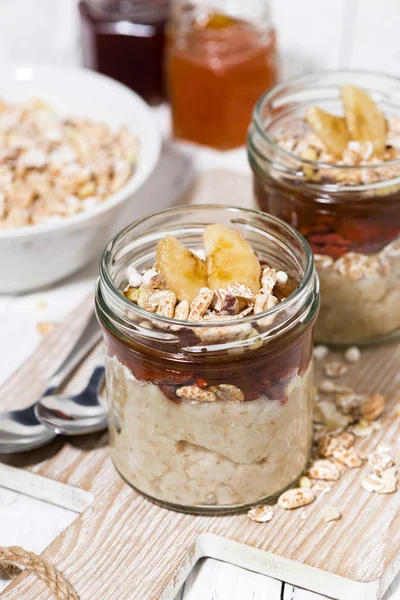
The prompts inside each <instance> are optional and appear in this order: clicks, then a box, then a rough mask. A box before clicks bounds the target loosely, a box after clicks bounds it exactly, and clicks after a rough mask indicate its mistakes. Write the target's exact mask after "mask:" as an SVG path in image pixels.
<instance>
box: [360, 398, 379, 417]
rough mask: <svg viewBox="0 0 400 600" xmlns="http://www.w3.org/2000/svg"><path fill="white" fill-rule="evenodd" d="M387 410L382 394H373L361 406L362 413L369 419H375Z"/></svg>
mask: <svg viewBox="0 0 400 600" xmlns="http://www.w3.org/2000/svg"><path fill="white" fill-rule="evenodd" d="M384 410H385V398H384V397H383V396H382V394H373V395H372V396H370V397H369V398H367V400H366V401H365V402H364V403H363V405H362V406H361V409H360V411H361V415H362V416H363V417H364V419H366V420H367V421H375V419H377V418H378V417H380V416H381V414H382V413H383V411H384Z"/></svg>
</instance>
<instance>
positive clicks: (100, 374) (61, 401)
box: [35, 367, 107, 435]
mask: <svg viewBox="0 0 400 600" xmlns="http://www.w3.org/2000/svg"><path fill="white" fill-rule="evenodd" d="M103 382H104V367H96V368H95V370H94V371H93V374H92V376H91V378H90V380H89V383H88V385H87V386H86V388H85V389H84V390H83V391H82V392H81V393H80V394H76V395H75V396H64V395H62V394H53V395H51V396H43V398H40V400H39V401H38V402H37V404H36V406H35V413H36V416H37V417H38V419H39V420H40V421H41V422H42V423H43V425H45V426H46V427H48V428H49V429H50V430H51V431H53V432H54V433H60V434H63V435H81V434H84V433H92V432H93V431H101V430H102V429H105V428H106V427H107V407H106V405H105V402H103V400H102V399H101V397H100V395H99V392H100V391H101V388H102V386H103Z"/></svg>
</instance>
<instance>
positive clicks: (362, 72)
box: [247, 69, 400, 191]
mask: <svg viewBox="0 0 400 600" xmlns="http://www.w3.org/2000/svg"><path fill="white" fill-rule="evenodd" d="M341 75H354V78H357V77H360V76H361V77H363V76H371V77H376V78H378V79H380V80H386V81H387V82H390V83H392V84H395V85H397V86H398V87H399V92H400V79H399V78H398V77H396V76H394V75H390V74H389V73H384V72H378V71H371V70H368V69H337V70H331V71H317V72H315V73H310V74H308V75H301V76H299V77H295V78H293V79H290V80H288V81H284V82H282V83H279V84H278V85H276V86H274V87H273V88H271V89H270V90H267V91H266V92H265V93H264V94H263V95H262V96H261V97H260V98H259V100H258V101H257V103H256V105H255V107H254V109H253V114H252V123H251V125H250V127H249V131H248V139H247V145H248V148H249V149H252V150H253V151H254V150H256V149H255V146H254V143H253V141H252V127H253V126H254V127H255V129H256V131H257V134H259V135H260V136H261V138H262V140H263V142H265V143H266V144H267V145H268V146H269V147H271V149H272V150H273V151H274V152H276V153H277V155H278V156H279V155H280V156H282V157H283V158H285V159H286V160H290V161H291V162H293V163H298V164H307V165H310V167H315V168H324V169H341V170H345V171H348V172H350V173H351V172H354V171H355V170H362V171H364V172H368V170H371V169H382V168H388V167H391V166H393V165H400V157H399V158H396V159H393V160H387V161H382V162H379V163H371V164H361V165H340V164H338V163H326V162H322V161H318V160H311V159H306V158H301V157H299V156H297V155H296V154H294V153H293V152H290V151H289V150H286V149H285V148H282V147H281V146H279V144H277V143H276V141H275V140H274V138H273V137H272V136H269V135H268V133H267V131H266V129H265V127H264V125H263V121H262V118H261V114H262V110H263V108H265V106H267V104H268V103H270V102H271V101H272V99H273V98H274V97H275V96H276V95H277V94H279V93H280V92H283V91H284V90H285V89H287V88H288V87H289V86H293V87H295V86H296V85H299V84H312V83H315V84H317V83H318V81H319V80H320V79H322V78H323V77H326V76H332V77H334V76H338V77H339V76H341ZM337 85H339V84H337ZM399 117H400V111H399ZM304 183H307V185H309V186H310V187H313V188H316V189H321V188H324V189H326V190H330V189H332V191H334V190H339V191H351V190H352V191H360V190H364V191H365V190H370V189H379V188H382V187H386V186H387V185H388V184H389V183H391V184H397V183H400V175H399V176H397V177H393V178H391V179H385V180H382V181H378V182H376V183H367V184H362V185H359V186H356V185H347V186H346V185H343V184H340V185H338V184H332V183H331V184H329V183H328V184H327V183H318V182H310V181H307V182H304Z"/></svg>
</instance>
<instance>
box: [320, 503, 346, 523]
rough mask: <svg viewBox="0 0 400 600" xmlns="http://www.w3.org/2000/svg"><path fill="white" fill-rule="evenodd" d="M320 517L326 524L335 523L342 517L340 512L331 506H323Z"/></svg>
mask: <svg viewBox="0 0 400 600" xmlns="http://www.w3.org/2000/svg"><path fill="white" fill-rule="evenodd" d="M322 515H323V517H324V521H325V522H326V523H329V522H330V521H337V520H338V519H340V518H341V516H342V515H341V512H340V510H339V509H337V508H336V506H333V505H331V504H327V505H326V506H324V508H323V510H322Z"/></svg>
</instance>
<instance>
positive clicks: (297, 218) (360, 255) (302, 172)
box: [248, 71, 400, 345]
mask: <svg viewBox="0 0 400 600" xmlns="http://www.w3.org/2000/svg"><path fill="white" fill-rule="evenodd" d="M399 98H400V82H399V81H398V80H397V79H395V78H392V77H389V76H386V75H377V74H373V73H367V72H365V73H363V72H350V71H348V72H337V73H324V74H320V75H311V76H307V77H302V78H299V79H296V80H293V81H291V82H289V83H287V84H283V85H281V86H278V87H277V88H275V89H274V90H272V91H271V92H268V93H267V94H266V95H265V96H264V97H263V98H261V100H260V102H259V103H258V106H257V108H256V110H255V113H254V119H253V124H252V127H251V130H250V134H249V144H248V151H249V160H250V163H251V166H252V168H253V172H254V192H255V196H256V199H257V201H258V204H259V206H260V208H261V209H262V210H265V211H266V212H269V213H271V214H273V215H276V216H278V217H280V218H281V219H283V220H285V221H287V222H288V223H290V224H292V225H293V226H294V227H296V228H297V229H298V230H299V231H300V233H302V234H303V235H304V236H305V238H306V239H307V241H308V243H309V244H310V246H311V249H312V250H313V252H314V257H315V261H316V266H317V270H318V273H319V277H320V282H321V310H320V314H319V319H318V323H317V325H316V338H317V339H318V340H319V341H321V342H324V343H334V344H344V345H348V344H363V343H370V342H376V341H380V340H383V339H386V338H388V337H392V336H394V335H397V333H398V331H399V328H400V239H399V235H400V102H399Z"/></svg>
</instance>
